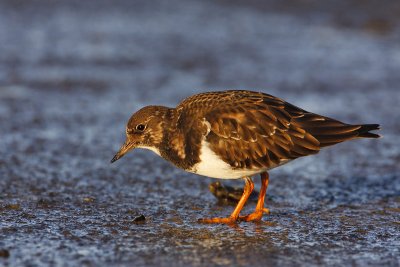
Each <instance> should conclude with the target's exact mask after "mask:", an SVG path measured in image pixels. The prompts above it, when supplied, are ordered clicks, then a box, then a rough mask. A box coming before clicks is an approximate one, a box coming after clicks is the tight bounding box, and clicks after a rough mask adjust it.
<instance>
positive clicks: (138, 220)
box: [132, 214, 146, 223]
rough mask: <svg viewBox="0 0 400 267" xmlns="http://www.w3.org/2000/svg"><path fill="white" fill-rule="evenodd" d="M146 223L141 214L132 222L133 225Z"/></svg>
mask: <svg viewBox="0 0 400 267" xmlns="http://www.w3.org/2000/svg"><path fill="white" fill-rule="evenodd" d="M145 221H146V217H144V215H143V214H141V215H139V216H137V217H135V218H133V220H132V222H133V223H144V222H145Z"/></svg>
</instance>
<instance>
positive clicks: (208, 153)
mask: <svg viewBox="0 0 400 267" xmlns="http://www.w3.org/2000/svg"><path fill="white" fill-rule="evenodd" d="M266 170H267V169H254V170H252V169H245V170H237V169H233V168H232V167H231V165H229V164H228V163H226V162H225V161H223V160H222V159H221V158H220V157H219V156H218V155H217V154H215V153H214V151H212V150H211V149H210V147H209V146H208V144H207V143H206V142H205V141H203V142H202V144H201V151H200V162H199V163H197V164H196V165H195V166H193V168H192V170H190V172H193V173H196V174H199V175H204V176H207V177H212V178H220V179H239V178H243V177H247V176H252V175H255V174H257V173H261V172H264V171H266Z"/></svg>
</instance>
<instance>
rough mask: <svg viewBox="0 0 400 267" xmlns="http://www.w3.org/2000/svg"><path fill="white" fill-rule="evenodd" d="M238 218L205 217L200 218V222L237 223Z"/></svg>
mask: <svg viewBox="0 0 400 267" xmlns="http://www.w3.org/2000/svg"><path fill="white" fill-rule="evenodd" d="M237 221H238V219H235V218H232V217H228V218H205V219H199V220H198V222H199V223H224V224H235V223H237Z"/></svg>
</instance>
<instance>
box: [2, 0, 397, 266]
mask: <svg viewBox="0 0 400 267" xmlns="http://www.w3.org/2000/svg"><path fill="white" fill-rule="evenodd" d="M81 2H83V1H1V2H0V51H1V53H0V129H1V130H0V134H1V139H0V266H110V265H114V266H172V265H173V266H246V265H249V266H250V265H251V266H269V265H270V266H299V265H303V266H316V265H325V266H350V265H351V266H376V265H380V266H398V265H399V264H400V262H399V261H400V259H399V255H400V251H399V248H400V231H399V230H400V181H399V176H400V163H399V162H400V142H399V139H398V136H399V134H400V124H399V114H400V107H399V102H400V75H399V73H400V34H399V27H398V26H399V22H398V17H400V15H399V14H400V7H399V4H397V3H396V1H386V2H385V5H377V4H375V1H364V2H363V3H360V2H359V1H355V0H352V1H336V2H335V3H336V4H335V5H333V4H329V3H327V1H326V3H325V4H324V3H320V2H318V1H300V0H292V1H272V0H269V1H266V2H262V1H256V0H252V1H249V2H248V3H247V4H243V2H240V1H231V2H229V1H216V2H213V1H185V2H182V1H168V3H167V1H151V2H150V1H127V0H125V1H122V0H117V1H103V0H99V1H92V2H89V1H87V2H86V1H85V2H83V3H81ZM228 88H240V89H253V90H259V91H264V92H267V93H270V94H273V95H276V96H279V97H282V98H284V99H286V100H288V101H290V102H292V103H293V104H296V105H298V106H301V107H303V108H305V109H308V110H310V111H313V112H317V113H321V114H324V115H328V116H332V117H335V118H338V119H341V120H344V121H347V122H350V123H380V124H381V125H382V127H383V130H382V131H381V133H382V134H383V136H384V138H381V139H379V140H359V141H353V142H348V143H345V144H340V145H337V146H335V147H333V148H329V149H326V150H323V151H322V152H321V153H319V154H318V155H316V156H312V157H308V158H304V159H299V160H297V161H294V162H292V163H290V164H287V165H285V166H283V167H282V168H278V169H276V170H273V171H271V180H270V187H269V190H268V193H267V194H268V200H267V206H268V207H269V208H270V209H271V214H270V215H269V216H265V217H264V219H263V222H262V223H260V224H253V223H247V224H246V223H241V224H239V225H238V226H237V227H228V226H225V225H216V226H212V225H200V224H197V223H196V220H197V218H200V217H206V216H224V215H228V214H229V213H230V212H231V209H232V208H233V207H231V206H219V205H217V204H216V200H215V198H214V197H213V196H212V194H211V193H210V192H209V191H208V188H207V186H208V183H210V182H211V181H213V180H211V179H209V178H204V177H200V176H196V175H193V174H188V173H185V172H183V171H180V170H178V169H175V168H174V167H173V166H172V165H170V164H169V163H167V162H165V161H164V160H163V159H161V158H158V157H157V156H155V155H154V154H152V153H151V152H147V151H139V150H138V151H135V152H133V153H131V154H130V155H128V156H126V157H124V158H123V159H121V160H120V161H118V162H117V163H116V164H115V165H110V164H109V161H110V159H111V157H112V156H113V155H114V153H115V152H116V150H117V149H118V148H119V146H120V144H121V142H122V141H123V140H124V125H125V122H126V120H127V119H128V118H129V116H130V114H131V113H132V112H133V111H135V110H137V109H138V108H140V107H142V106H144V105H147V104H163V105H168V106H173V105H175V104H177V103H178V102H179V101H180V100H181V99H182V98H184V97H186V96H189V95H191V94H194V93H197V92H203V91H209V90H213V89H215V90H221V89H228ZM258 179H259V178H256V179H255V180H256V184H257V183H258V182H259V180H258ZM228 184H230V185H233V186H240V185H241V182H240V181H232V182H228ZM253 205H254V203H253ZM251 209H252V205H248V206H247V207H246V211H250V210H251ZM140 214H143V215H144V216H145V217H146V221H145V222H144V223H135V222H134V218H135V217H136V216H138V215H140ZM7 252H8V253H7ZM8 254H9V255H8Z"/></svg>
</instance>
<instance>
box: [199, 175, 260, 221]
mask: <svg viewBox="0 0 400 267" xmlns="http://www.w3.org/2000/svg"><path fill="white" fill-rule="evenodd" d="M244 179H245V185H244V190H243V195H242V197H241V198H240V200H239V202H238V204H237V205H236V208H235V209H234V211H233V212H232V214H231V216H229V217H227V218H211V219H199V222H201V223H227V224H232V223H236V222H237V221H238V219H239V213H240V211H241V210H242V209H243V206H244V204H245V203H246V201H247V199H248V198H249V196H250V194H251V192H252V191H253V189H254V183H253V181H252V180H251V178H250V177H245V178H244Z"/></svg>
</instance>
